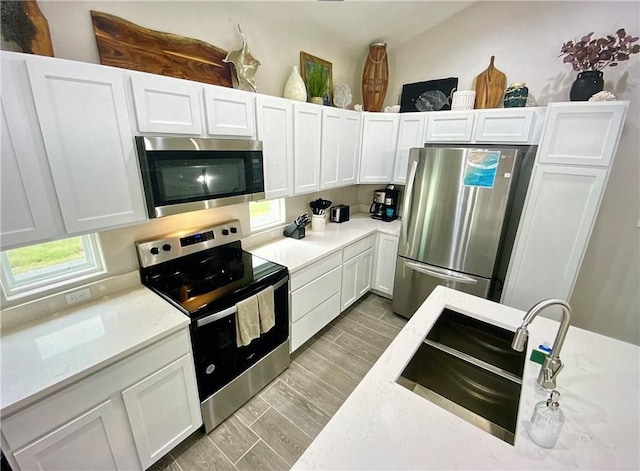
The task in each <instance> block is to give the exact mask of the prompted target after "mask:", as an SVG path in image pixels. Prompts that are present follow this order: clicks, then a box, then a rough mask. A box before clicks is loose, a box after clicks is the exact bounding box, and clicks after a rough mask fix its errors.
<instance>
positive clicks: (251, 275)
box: [140, 242, 288, 317]
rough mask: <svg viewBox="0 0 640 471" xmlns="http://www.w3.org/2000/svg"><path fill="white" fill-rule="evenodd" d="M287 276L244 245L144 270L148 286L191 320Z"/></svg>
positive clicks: (145, 282) (274, 264)
mask: <svg viewBox="0 0 640 471" xmlns="http://www.w3.org/2000/svg"><path fill="white" fill-rule="evenodd" d="M287 273H288V271H287V269H286V268H285V267H283V266H281V265H278V264H276V263H273V262H270V261H268V260H264V259H262V258H260V257H256V256H255V255H252V254H250V253H248V252H245V251H244V250H242V248H241V246H240V242H233V243H231V244H228V245H224V246H221V247H214V248H212V249H208V250H204V251H201V252H197V253H194V254H191V255H187V256H184V257H181V258H179V259H175V260H170V261H168V262H164V263H161V264H159V265H155V266H152V267H148V268H142V269H141V270H140V275H141V278H142V283H143V284H144V285H145V286H147V287H149V288H151V289H152V290H153V291H155V292H156V293H158V294H160V295H161V296H162V297H164V298H165V299H167V300H168V301H169V302H171V303H172V304H174V305H175V306H176V307H178V308H180V309H181V310H182V311H183V312H184V313H185V314H187V315H189V316H190V317H199V316H201V315H205V314H210V313H212V312H216V311H219V310H222V309H226V308H227V307H229V306H232V305H234V304H235V303H236V302H237V301H239V300H240V299H242V298H244V297H247V296H250V295H251V294H254V293H256V292H258V291H260V290H261V289H264V287H266V286H267V285H269V284H272V283H275V282H277V281H279V280H280V279H281V278H283V277H285V276H286V275H287Z"/></svg>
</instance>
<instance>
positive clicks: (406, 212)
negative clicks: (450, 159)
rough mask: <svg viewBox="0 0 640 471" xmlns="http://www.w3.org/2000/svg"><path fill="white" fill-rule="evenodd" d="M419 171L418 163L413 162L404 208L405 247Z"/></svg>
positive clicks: (403, 230) (403, 232) (403, 231)
mask: <svg viewBox="0 0 640 471" xmlns="http://www.w3.org/2000/svg"><path fill="white" fill-rule="evenodd" d="M417 171H418V161H417V160H414V161H413V162H411V170H409V178H408V180H407V191H406V192H405V195H404V208H402V234H403V237H404V245H407V243H408V241H409V211H410V210H411V207H410V206H411V204H410V203H411V198H412V196H413V195H412V193H413V184H414V183H415V180H416V172H417Z"/></svg>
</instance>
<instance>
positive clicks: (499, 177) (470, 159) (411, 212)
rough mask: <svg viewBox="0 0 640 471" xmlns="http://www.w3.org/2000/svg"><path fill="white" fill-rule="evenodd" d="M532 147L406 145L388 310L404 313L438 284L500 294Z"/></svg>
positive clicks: (491, 296) (411, 310)
mask: <svg viewBox="0 0 640 471" xmlns="http://www.w3.org/2000/svg"><path fill="white" fill-rule="evenodd" d="M534 157H535V146H486V147H477V146H476V147H462V146H450V147H448V146H444V145H439V146H436V145H426V146H425V147H423V148H415V149H411V151H410V153H409V165H408V174H407V184H406V187H405V194H404V202H403V208H402V211H401V213H402V229H401V232H400V241H399V245H398V260H397V263H396V273H395V282H394V288H393V310H394V312H396V313H397V314H400V315H402V316H404V317H407V318H409V317H411V316H412V315H413V313H414V312H415V311H416V310H417V309H418V308H419V307H420V305H421V304H422V303H423V302H424V300H425V299H426V298H427V296H429V294H430V293H431V291H433V289H434V288H435V287H436V286H438V285H444V286H447V287H450V288H453V289H456V290H459V291H464V292H467V293H471V294H474V295H476V296H480V297H484V298H489V299H494V300H496V301H499V300H500V294H501V290H502V285H503V282H504V276H505V274H506V271H507V267H508V263H509V256H510V255H511V249H512V248H513V241H514V239H515V233H516V229H517V226H518V221H519V219H520V215H521V213H522V206H523V203H524V197H525V195H526V190H527V187H528V184H529V179H530V176H531V168H532V166H533V160H534Z"/></svg>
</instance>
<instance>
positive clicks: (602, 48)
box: [558, 28, 640, 72]
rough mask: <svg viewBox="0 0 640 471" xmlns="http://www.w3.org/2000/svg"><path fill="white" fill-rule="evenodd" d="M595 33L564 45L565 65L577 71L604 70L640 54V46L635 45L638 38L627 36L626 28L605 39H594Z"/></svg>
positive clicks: (561, 51) (562, 52)
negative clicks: (567, 64)
mask: <svg viewBox="0 0 640 471" xmlns="http://www.w3.org/2000/svg"><path fill="white" fill-rule="evenodd" d="M592 36H593V32H591V33H589V34H587V35H586V36H583V37H582V39H580V41H576V42H573V41H568V42H566V43H564V44H563V45H562V48H561V49H560V55H559V56H558V57H562V56H564V59H563V60H562V62H563V63H565V64H566V63H570V64H571V66H572V67H573V70H575V71H579V72H580V71H581V72H585V71H588V70H602V69H604V68H605V67H607V66H608V67H615V66H616V65H618V62H623V61H627V60H629V56H630V55H631V54H637V53H638V52H640V45H639V44H633V43H635V42H636V41H638V37H633V36H631V35H630V34H627V32H626V31H625V29H624V28H620V29H619V30H618V31H616V34H615V35H613V34H608V35H607V36H606V37H604V38H597V39H592Z"/></svg>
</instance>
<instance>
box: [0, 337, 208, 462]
mask: <svg viewBox="0 0 640 471" xmlns="http://www.w3.org/2000/svg"><path fill="white" fill-rule="evenodd" d="M2 421H3V422H2V443H3V451H4V452H5V453H6V454H7V456H8V459H9V461H10V462H11V463H14V464H17V466H18V467H19V469H20V470H32V469H39V470H42V471H48V470H89V469H90V470H98V469H118V470H140V469H146V468H148V467H149V466H151V465H152V464H153V463H154V462H155V461H157V460H158V459H160V458H161V457H162V456H163V455H164V454H166V453H167V452H168V451H169V450H170V449H171V448H173V447H174V446H175V445H177V444H178V443H179V442H180V441H182V440H183V439H184V438H186V437H187V436H188V435H190V434H191V433H192V432H194V431H195V430H197V429H198V427H200V425H202V417H201V415H200V401H199V398H198V389H197V386H196V380H195V371H194V366H193V358H192V353H191V342H190V339H189V333H188V330H187V329H186V328H185V329H184V330H182V331H180V332H177V333H174V334H171V335H170V336H168V337H165V338H164V339H161V340H160V341H159V342H156V343H155V344H152V345H151V346H149V347H147V348H145V349H143V350H141V351H139V352H137V353H135V354H133V355H131V356H129V357H126V358H125V359H123V360H121V361H119V362H117V363H115V364H113V365H111V366H108V367H107V368H105V369H103V370H100V371H98V372H96V373H94V374H92V375H91V376H89V377H87V378H85V379H83V380H81V381H79V382H77V383H75V384H72V385H71V386H68V387H66V388H64V389H62V390H60V391H58V392H56V393H54V394H52V395H50V396H48V397H45V398H43V399H41V400H39V401H38V402H36V403H35V404H32V405H30V406H28V407H26V408H25V409H22V410H21V411H19V412H16V413H15V414H12V415H8V416H6V417H2ZM14 471H18V469H15V470H14Z"/></svg>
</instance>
